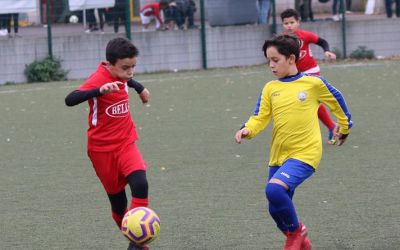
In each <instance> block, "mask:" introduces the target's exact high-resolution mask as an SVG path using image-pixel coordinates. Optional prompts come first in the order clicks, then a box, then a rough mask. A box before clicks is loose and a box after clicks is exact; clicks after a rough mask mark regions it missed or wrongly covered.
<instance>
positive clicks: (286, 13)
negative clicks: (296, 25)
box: [281, 9, 299, 21]
mask: <svg viewBox="0 0 400 250" xmlns="http://www.w3.org/2000/svg"><path fill="white" fill-rule="evenodd" d="M289 17H294V19H296V20H297V21H298V20H299V12H297V10H294V9H286V10H284V11H283V12H282V13H281V19H282V21H283V19H285V18H289Z"/></svg>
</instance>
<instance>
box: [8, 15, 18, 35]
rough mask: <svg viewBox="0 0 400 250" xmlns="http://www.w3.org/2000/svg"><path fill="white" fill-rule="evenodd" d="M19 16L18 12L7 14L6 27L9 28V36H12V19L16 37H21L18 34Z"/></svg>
mask: <svg viewBox="0 0 400 250" xmlns="http://www.w3.org/2000/svg"><path fill="white" fill-rule="evenodd" d="M18 17H19V14H18V13H10V14H5V19H6V28H7V32H8V36H9V37H12V35H11V20H12V21H13V26H14V35H15V37H19V35H18V27H19V23H18Z"/></svg>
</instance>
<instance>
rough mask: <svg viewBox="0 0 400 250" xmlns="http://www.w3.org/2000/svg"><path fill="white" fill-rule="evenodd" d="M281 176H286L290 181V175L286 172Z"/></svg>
mask: <svg viewBox="0 0 400 250" xmlns="http://www.w3.org/2000/svg"><path fill="white" fill-rule="evenodd" d="M281 175H283V176H285V177H286V178H288V179H290V175H289V174H287V173H285V172H281Z"/></svg>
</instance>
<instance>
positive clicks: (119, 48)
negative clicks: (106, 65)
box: [106, 37, 139, 65]
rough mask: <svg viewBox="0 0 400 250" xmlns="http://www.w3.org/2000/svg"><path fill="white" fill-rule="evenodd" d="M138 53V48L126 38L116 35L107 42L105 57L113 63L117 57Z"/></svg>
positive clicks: (121, 57) (128, 56)
mask: <svg viewBox="0 0 400 250" xmlns="http://www.w3.org/2000/svg"><path fill="white" fill-rule="evenodd" d="M138 55H139V50H138V49H137V48H136V47H135V45H133V44H132V42H131V41H129V40H128V39H125V38H122V37H118V38H114V39H112V40H111V41H109V42H108V44H107V47H106V59H107V61H109V62H110V63H111V64H112V65H114V64H115V63H116V62H117V61H118V60H119V59H124V58H133V57H137V56H138Z"/></svg>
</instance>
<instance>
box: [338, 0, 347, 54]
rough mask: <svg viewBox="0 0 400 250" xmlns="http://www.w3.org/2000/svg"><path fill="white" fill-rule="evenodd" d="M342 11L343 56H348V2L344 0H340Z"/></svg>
mask: <svg viewBox="0 0 400 250" xmlns="http://www.w3.org/2000/svg"><path fill="white" fill-rule="evenodd" d="M339 6H341V7H342V8H340V12H341V14H342V43H343V48H342V49H343V58H346V57H347V51H346V50H347V48H346V43H347V41H346V3H345V1H344V0H340V5H339Z"/></svg>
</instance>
